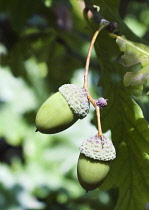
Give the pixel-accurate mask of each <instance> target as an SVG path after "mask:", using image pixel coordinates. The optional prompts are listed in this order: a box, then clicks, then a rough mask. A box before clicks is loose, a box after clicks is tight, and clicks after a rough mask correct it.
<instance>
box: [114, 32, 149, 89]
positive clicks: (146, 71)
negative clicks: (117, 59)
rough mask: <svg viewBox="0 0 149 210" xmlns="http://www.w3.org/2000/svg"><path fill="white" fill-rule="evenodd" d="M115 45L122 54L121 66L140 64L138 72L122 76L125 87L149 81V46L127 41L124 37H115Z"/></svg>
mask: <svg viewBox="0 0 149 210" xmlns="http://www.w3.org/2000/svg"><path fill="white" fill-rule="evenodd" d="M116 43H117V44H118V46H119V48H120V50H121V51H122V52H123V53H124V54H123V55H122V56H121V64H123V65H124V66H132V65H135V64H137V63H141V65H142V68H141V70H139V71H135V72H127V73H126V74H125V76H124V84H125V86H134V87H135V86H140V85H143V84H145V83H147V82H148V81H149V46H147V45H145V44H142V43H137V42H132V41H129V40H127V39H126V38H125V37H124V36H117V39H116Z"/></svg>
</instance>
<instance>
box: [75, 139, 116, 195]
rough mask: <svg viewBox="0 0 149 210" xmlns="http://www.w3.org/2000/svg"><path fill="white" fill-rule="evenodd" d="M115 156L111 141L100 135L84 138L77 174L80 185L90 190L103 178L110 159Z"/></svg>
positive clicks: (98, 184) (107, 169)
mask: <svg viewBox="0 0 149 210" xmlns="http://www.w3.org/2000/svg"><path fill="white" fill-rule="evenodd" d="M115 157H116V151H115V147H114V145H113V143H112V141H111V140H110V139H108V138H106V137H105V136H104V135H102V136H100V137H99V136H93V137H90V138H88V139H87V140H85V141H84V142H83V143H82V145H81V147H80V156H79V159H78V164H77V175H78V180H79V182H80V185H81V186H82V187H83V188H84V189H85V190H86V191H91V190H95V189H96V188H98V187H99V186H100V185H101V184H102V182H103V181H104V180H105V178H106V176H107V174H108V172H109V170H110V164H111V161H112V160H113V159H114V158H115Z"/></svg>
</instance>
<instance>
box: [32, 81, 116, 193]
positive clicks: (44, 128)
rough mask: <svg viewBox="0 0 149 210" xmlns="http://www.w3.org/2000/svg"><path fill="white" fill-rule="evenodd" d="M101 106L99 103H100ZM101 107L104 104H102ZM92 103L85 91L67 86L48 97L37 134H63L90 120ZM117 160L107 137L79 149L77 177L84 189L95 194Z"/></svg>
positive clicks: (37, 122)
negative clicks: (62, 132) (75, 125)
mask: <svg viewBox="0 0 149 210" xmlns="http://www.w3.org/2000/svg"><path fill="white" fill-rule="evenodd" d="M98 103H99V104H100V101H98ZM101 106H102V102H101ZM89 108H90V102H89V100H88V97H87V91H86V89H85V88H82V87H79V86H76V85H74V84H65V85H62V86H61V87H60V88H59V91H58V92H57V93H55V94H53V95H52V96H51V97H49V98H48V99H47V100H46V101H45V102H44V103H43V104H42V106H41V107H40V109H39V111H38V113H37V115H36V120H35V123H36V128H37V130H36V131H40V132H41V133H45V134H53V133H58V132H61V131H63V130H65V129H67V128H68V127H70V126H71V125H73V124H74V123H75V122H76V121H77V120H78V119H83V118H84V117H86V116H87V114H88V112H89ZM115 156H116V153H115V148H114V146H113V144H112V141H111V140H109V139H107V138H106V137H105V136H100V137H99V136H97V135H95V136H93V137H90V138H88V139H87V140H85V141H84V142H83V143H82V145H81V147H80V156H79V159H78V164H77V175H78V180H79V182H80V184H81V186H82V187H83V188H84V189H85V190H86V191H90V190H94V189H96V188H98V187H99V186H100V184H101V183H102V182H103V181H104V179H105V178H106V176H107V174H108V172H109V170H110V163H111V160H113V159H114V158H115Z"/></svg>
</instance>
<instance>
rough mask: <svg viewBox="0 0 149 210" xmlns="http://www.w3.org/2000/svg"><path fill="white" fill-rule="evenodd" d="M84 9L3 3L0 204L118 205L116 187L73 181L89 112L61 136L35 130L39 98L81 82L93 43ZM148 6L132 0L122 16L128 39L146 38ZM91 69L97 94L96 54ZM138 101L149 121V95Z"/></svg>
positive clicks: (47, 2)
mask: <svg viewBox="0 0 149 210" xmlns="http://www.w3.org/2000/svg"><path fill="white" fill-rule="evenodd" d="M121 2H125V1H124V0H123V1H121ZM83 7H84V3H83V1H76V0H71V1H65V0H59V1H54V0H53V1H52V0H44V1H43V0H36V1H33V0H24V1H23V0H13V1H6V0H1V1H0V209H4V210H7V209H8V210H17V209H18V210H20V209H51V210H61V209H64V210H65V209H66V210H67V209H71V210H73V209H74V210H91V209H92V210H94V209H95V210H96V209H102V210H112V209H114V207H115V205H116V203H117V198H118V189H117V188H116V189H110V190H108V191H99V190H95V191H93V192H89V193H88V194H86V193H85V192H84V190H82V188H81V187H80V185H79V183H78V181H77V176H76V164H77V159H78V156H79V149H78V148H79V145H80V143H81V141H82V140H84V139H85V138H87V137H88V136H91V135H94V134H95V133H96V129H95V127H94V126H93V125H92V124H91V123H90V122H91V118H92V112H91V113H90V115H89V116H88V117H87V118H86V119H85V120H82V121H79V122H77V124H75V125H74V126H73V127H71V128H69V129H68V130H66V131H64V132H63V133H60V134H56V135H43V134H39V133H35V125H34V119H35V115H36V112H37V110H38V108H39V107H40V105H41V104H42V103H43V101H44V100H45V99H46V98H47V97H48V96H49V95H51V94H52V93H53V92H55V91H57V89H58V87H59V86H61V85H62V84H64V83H70V82H73V83H75V84H81V85H82V82H83V67H84V64H85V57H86V54H87V48H88V45H89V40H90V35H89V32H88V30H87V27H86V23H85V21H84V19H83V16H82V8H83ZM148 9H149V3H148V2H147V1H146V2H145V1H129V3H128V5H127V8H126V10H125V14H123V15H122V16H123V18H124V21H125V23H126V24H128V26H129V27H131V28H132V29H133V32H134V33H135V34H136V36H135V35H134V36H135V38H134V36H132V35H130V37H133V38H134V39H133V41H138V40H139V38H138V37H137V36H138V35H139V37H141V38H142V37H144V40H143V39H142V42H145V39H146V40H148V31H147V30H148V24H149V23H148V12H147V11H148ZM105 18H106V17H105ZM111 21H113V20H112V18H111ZM125 27H126V26H124V25H123V26H122V28H125ZM138 31H140V33H139V32H138ZM128 34H130V33H128ZM131 34H132V33H131ZM127 38H129V37H127ZM91 69H92V70H93V71H92V72H93V73H92V74H91V77H90V89H91V92H92V93H93V95H94V97H95V98H98V97H99V96H100V95H102V94H103V90H102V88H99V87H97V83H98V80H99V78H100V74H101V72H100V67H99V65H98V61H97V59H96V56H95V53H94V54H93V55H92V61H91ZM145 88H146V90H145V93H146V92H147V90H148V86H147V85H146V86H145ZM135 99H136V101H137V102H138V103H139V105H140V106H141V108H142V110H143V113H144V116H145V118H146V120H148V121H149V114H148V111H147V110H148V96H146V95H145V94H143V96H141V97H139V98H135ZM105 111H106V109H105ZM82 128H85V129H82ZM105 130H106V129H105ZM107 135H110V134H109V132H108V133H107Z"/></svg>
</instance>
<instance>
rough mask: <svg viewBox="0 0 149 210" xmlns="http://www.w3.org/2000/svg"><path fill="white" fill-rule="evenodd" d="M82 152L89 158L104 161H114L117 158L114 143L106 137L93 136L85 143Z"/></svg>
mask: <svg viewBox="0 0 149 210" xmlns="http://www.w3.org/2000/svg"><path fill="white" fill-rule="evenodd" d="M80 152H81V153H83V154H84V155H85V156H87V157H90V158H93V159H97V160H102V161H109V160H113V159H114V158H115V157H116V151H115V147H114V145H113V143H112V141H111V140H110V139H108V138H106V137H105V136H104V135H102V136H101V137H98V136H92V137H90V138H88V139H87V140H85V141H83V142H82V145H81V147H80Z"/></svg>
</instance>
